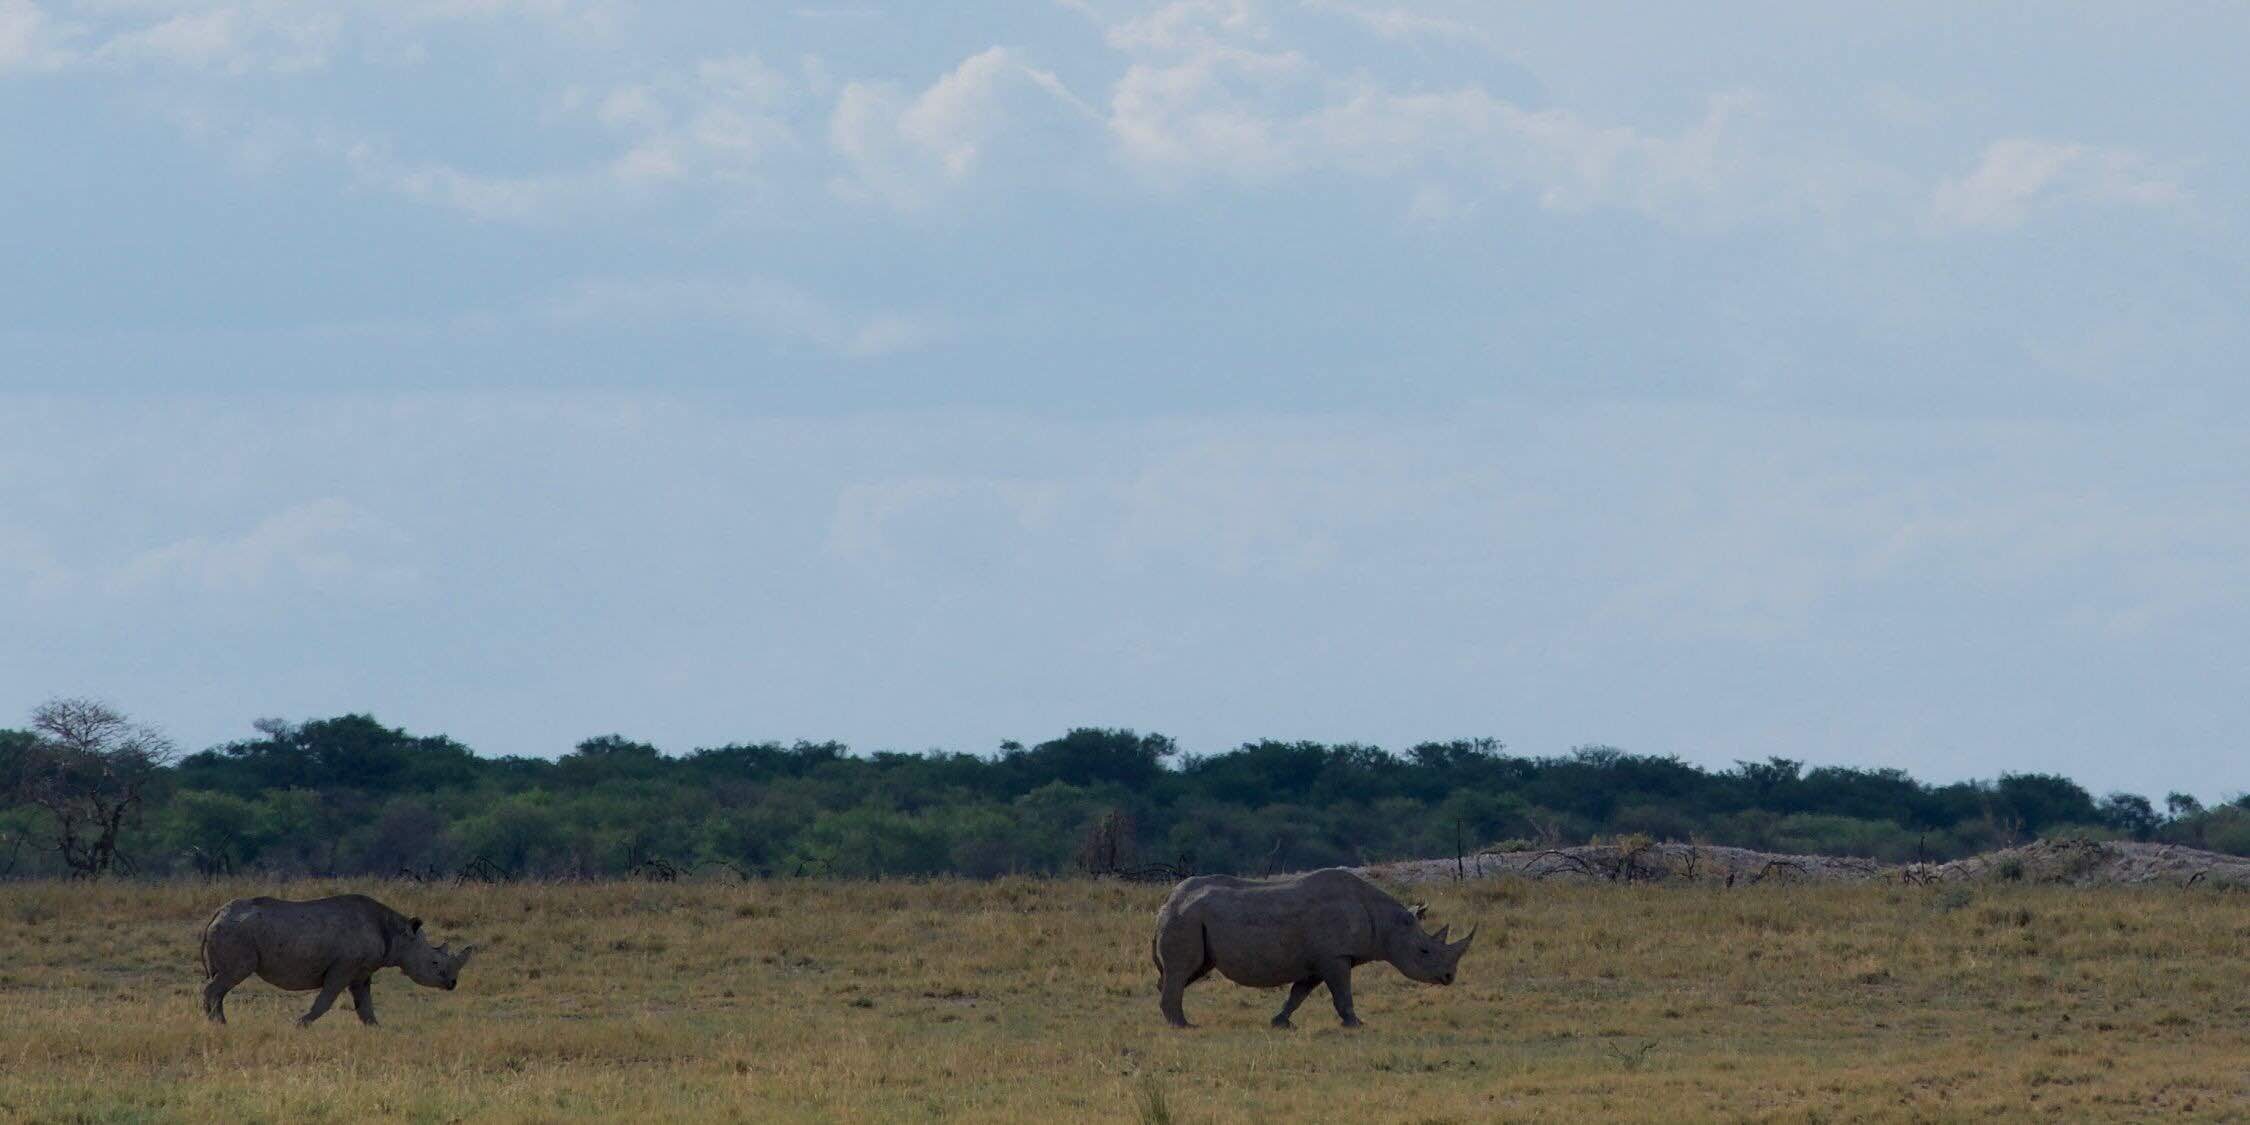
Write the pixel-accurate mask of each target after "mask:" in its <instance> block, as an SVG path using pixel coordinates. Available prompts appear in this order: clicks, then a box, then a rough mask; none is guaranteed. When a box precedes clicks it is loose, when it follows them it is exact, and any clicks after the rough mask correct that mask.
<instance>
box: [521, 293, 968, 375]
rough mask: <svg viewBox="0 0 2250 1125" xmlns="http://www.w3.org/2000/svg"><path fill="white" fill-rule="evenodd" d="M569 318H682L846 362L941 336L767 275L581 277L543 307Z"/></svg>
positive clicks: (917, 321) (639, 321)
mask: <svg viewBox="0 0 2250 1125" xmlns="http://www.w3.org/2000/svg"><path fill="white" fill-rule="evenodd" d="M546 311H547V313H548V315H549V316H552V317H554V318H556V319H558V320H562V321H568V322H589V321H598V322H603V323H608V324H624V325H642V326H646V325H650V324H656V323H662V322H666V321H672V322H679V321H688V322H694V323H700V324H707V325H715V326H719V327H724V328H728V329H732V330H736V331H746V332H749V333H752V334H754V335H759V336H765V337H769V338H772V339H776V340H783V341H791V342H798V343H804V344H809V345H811V346H812V347H815V348H818V349H820V350H821V351H825V352H828V353H830V354H833V355H838V356H842V357H844V358H847V359H874V358H878V357H881V356H886V355H892V354H896V353H899V352H904V351H911V350H913V349H916V348H919V347H923V346H925V345H927V344H929V343H930V342H932V341H933V340H935V339H936V338H937V337H938V336H940V335H941V334H942V330H941V326H940V324H939V322H938V321H937V320H935V319H934V318H932V317H928V316H924V315H919V314H914V313H905V312H874V313H855V312H849V311H846V310H843V309H840V308H838V307H836V306H835V305H833V304H831V303H829V302H826V301H823V300H821V299H820V298H818V297H815V296H813V295H812V294H811V293H808V292H806V291H805V290H803V289H801V288H798V287H797V286H794V285H791V284H789V283H787V282H783V281H777V280H774V279H771V278H753V279H749V280H709V279H695V278H639V279H606V280H595V281H585V282H580V283H579V284H577V285H575V286H572V287H571V288H570V289H569V290H567V291H566V292H565V293H564V294H563V295H562V296H561V297H559V298H557V299H556V300H554V301H553V302H551V303H550V304H549V305H548V306H547V310H546Z"/></svg>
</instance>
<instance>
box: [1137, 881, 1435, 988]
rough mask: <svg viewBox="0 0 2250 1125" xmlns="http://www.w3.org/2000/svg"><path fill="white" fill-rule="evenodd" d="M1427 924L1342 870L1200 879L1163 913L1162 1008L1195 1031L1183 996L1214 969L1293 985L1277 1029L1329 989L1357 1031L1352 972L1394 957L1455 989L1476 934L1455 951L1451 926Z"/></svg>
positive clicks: (1266, 983)
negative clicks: (1428, 929)
mask: <svg viewBox="0 0 2250 1125" xmlns="http://www.w3.org/2000/svg"><path fill="white" fill-rule="evenodd" d="M1420 919H1421V914H1420V912H1419V911H1418V910H1409V909H1407V908H1406V906H1404V905H1403V904H1401V903H1400V902H1399V901H1398V900H1397V899H1395V898H1392V897H1391V896H1389V895H1387V894H1384V893H1383V891H1382V890H1381V889H1380V888H1378V887H1376V886H1375V884H1373V883H1370V882H1368V881H1367V880H1365V879H1362V878H1360V877H1359V876H1358V875H1356V874H1354V873H1352V872H1350V871H1347V870H1345V869H1343V868H1341V867H1331V868H1328V869H1326V870H1323V871H1312V872H1307V873H1306V874H1303V875H1292V876H1288V877H1286V878H1281V879H1268V880H1255V879H1237V878H1235V877H1233V876H1231V875H1198V876H1196V877H1195V878H1192V879H1187V880H1184V881H1183V882H1181V883H1180V885H1179V886H1177V887H1174V888H1172V895H1171V897H1169V898H1167V899H1165V900H1164V906H1163V908H1162V909H1160V910H1158V911H1157V912H1156V941H1155V954H1156V972H1157V976H1158V979H1159V983H1160V986H1161V987H1162V990H1163V994H1162V998H1161V1000H1160V1001H1159V1006H1160V1007H1161V1008H1163V1010H1164V1018H1165V1020H1167V1021H1169V1022H1170V1023H1171V1025H1172V1026H1174V1027H1186V1026H1188V1021H1187V1013H1185V1012H1183V1011H1182V1010H1181V1009H1180V1000H1181V997H1182V996H1183V994H1185V993H1186V992H1187V986H1189V985H1191V984H1194V983H1195V982H1196V981H1198V980H1201V979H1203V976H1204V974H1206V973H1209V972H1210V971H1211V970H1212V969H1214V968H1215V969H1217V970H1219V972H1220V973H1221V974H1222V975H1224V976H1225V977H1226V978H1227V979H1228V980H1231V981H1233V982H1235V983H1236V984H1246V985H1250V986H1252V987H1256V988H1274V987H1277V986H1280V985H1284V984H1286V985H1289V986H1290V987H1289V999H1288V1000H1287V1001H1285V1002H1283V1004H1282V1005H1281V1012H1280V1014H1279V1015H1276V1016H1274V1017H1273V1025H1274V1026H1275V1027H1288V1026H1290V1024H1289V1015H1290V1013H1292V1012H1294V1011H1296V1010H1297V1005H1299V1004H1302V1003H1304V1002H1305V997H1306V996H1308V995H1310V994H1311V993H1312V990H1313V989H1314V988H1315V987H1316V986H1318V985H1323V984H1325V985H1327V986H1328V996H1329V998H1330V999H1331V1000H1334V1001H1335V1002H1336V1015H1337V1017H1338V1018H1340V1019H1342V1020H1343V1021H1344V1026H1345V1027H1358V1026H1359V1017H1358V1016H1356V1015H1354V1014H1352V968H1353V966H1356V965H1364V964H1366V963H1368V962H1370V961H1388V962H1390V963H1391V964H1393V965H1396V966H1397V967H1398V971H1399V972H1402V973H1404V974H1406V975H1407V976H1408V977H1410V978H1412V979H1414V980H1418V981H1421V982H1423V983H1425V984H1452V983H1453V971H1454V968H1455V966H1456V965H1458V964H1459V963H1460V961H1461V954H1463V953H1465V952H1467V951H1468V948H1469V943H1470V942H1472V941H1475V940H1476V936H1477V932H1476V930H1475V929H1474V928H1471V929H1470V930H1469V936H1467V937H1465V938H1462V939H1461V940H1460V941H1457V942H1454V943H1452V944H1450V945H1448V944H1447V943H1446V940H1445V939H1446V936H1447V935H1448V934H1449V933H1451V932H1452V927H1450V926H1448V927H1446V928H1445V929H1442V930H1439V931H1438V932H1437V933H1435V934H1428V933H1424V932H1422V924H1421V920H1420Z"/></svg>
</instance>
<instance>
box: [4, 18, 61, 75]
mask: <svg viewBox="0 0 2250 1125" xmlns="http://www.w3.org/2000/svg"><path fill="white" fill-rule="evenodd" d="M67 34H68V33H67V31H66V30H65V29H63V28H61V27H58V26H57V25H56V24H55V22H54V20H52V19H51V18H49V17H48V15H47V13H46V10H45V9H43V8H41V7H40V6H39V4H38V3H37V0H0V76H6V75H8V74H10V73H16V72H26V71H29V72H37V71H47V70H59V69H61V68H62V67H63V66H65V65H67V64H68V63H69V62H70V61H71V57H72V55H71V51H70V49H69V48H68V47H67V46H66V45H65V43H64V39H65V38H66V36H67Z"/></svg>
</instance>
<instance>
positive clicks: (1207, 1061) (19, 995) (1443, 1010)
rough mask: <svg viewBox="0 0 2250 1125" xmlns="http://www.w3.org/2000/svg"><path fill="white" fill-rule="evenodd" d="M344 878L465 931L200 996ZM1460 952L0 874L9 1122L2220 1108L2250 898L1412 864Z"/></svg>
mask: <svg viewBox="0 0 2250 1125" xmlns="http://www.w3.org/2000/svg"><path fill="white" fill-rule="evenodd" d="M341 889H358V890H365V891H367V892H369V893H372V894H374V895H376V897H378V898H381V899H384V900H385V901H387V902H389V903H390V904H392V905H393V906H397V907H399V908H401V909H404V910H407V911H409V912H412V913H418V914H420V915H422V916H423V917H424V918H426V919H428V920H429V925H430V927H431V929H432V930H433V932H434V933H435V934H436V935H437V936H438V937H439V938H440V939H447V940H453V941H455V942H458V941H460V940H463V939H467V940H473V941H476V942H478V943H480V945H481V946H482V947H483V948H482V951H481V952H480V954H479V956H478V959H477V960H476V961H475V962H474V963H472V964H471V965H470V967H469V969H468V970H467V972H466V973H465V974H464V977H463V982H462V986H461V989H460V991H458V992H453V993H445V992H436V991H429V990H424V989H420V988H416V987H414V986H413V985H412V984H410V983H409V982H407V981H406V980H405V979H404V978H403V977H401V976H399V975H398V974H397V973H395V972H389V971H386V972H385V973H383V974H382V975H381V976H380V977H378V978H377V981H376V986H375V998H376V1005H377V1008H378V1009H379V1011H380V1012H381V1015H382V1019H383V1026H381V1027H379V1028H373V1029H368V1028H362V1027H360V1026H359V1024H358V1022H357V1021H356V1020H355V1019H353V1017H352V1013H351V1012H350V1010H349V1000H348V999H347V1000H346V1001H344V1002H343V1003H340V1004H338V1006H337V1008H336V1009H335V1010H334V1011H333V1012H331V1013H330V1014H329V1015H328V1017H327V1018H325V1019H324V1020H322V1021H321V1022H320V1023H319V1024H317V1025H315V1026H314V1027H312V1028H311V1029H309V1030H307V1031H298V1030H296V1029H294V1028H293V1027H292V1026H291V1025H290V1019H291V1018H292V1017H293V1016H295V1015H296V1014H297V1013H298V1012H299V1011H301V1010H302V1009H303V1008H304V1006H305V1005H306V1003H307V1002H308V1001H309V999H310V996H309V994H303V993H282V992H278V991H276V990H274V989H272V988H271V987H269V986H266V985H264V984H263V983H261V982H258V981H256V980H254V979H253V980H252V981H250V982H247V983H246V984H244V985H243V987H242V988H240V989H238V990H237V991H236V992H235V993H234V995H233V996H232V997H231V998H230V1000H229V1002H228V1008H229V1015H230V1017H231V1018H232V1020H233V1022H232V1024H231V1025H229V1026H227V1027H223V1028H221V1027H213V1026H207V1025H206V1024H205V1023H204V1022H203V1020H202V1017H201V1014H200V1012H199V1009H198V1004H197V999H196V990H197V988H198V987H199V984H200V980H199V971H198V969H197V967H196V937H197V934H198V932H199V931H200V928H201V926H202V923H203V921H204V919H205V918H206V917H207V916H208V915H209V913H210V911H211V910H212V909H213V908H214V907H215V906H216V905H217V904H218V903H219V902H221V901H223V900H225V899H227V898H230V897H234V896H237V895H248V894H260V893H275V894H283V895H286V896H288V897H296V898H303V897H312V896H315V895H318V894H322V893H329V892H332V891H335V890H341ZM1423 890H1424V891H1426V894H1417V895H1416V897H1426V898H1427V899H1428V900H1429V901H1430V902H1431V903H1432V904H1433V908H1434V909H1433V914H1432V917H1433V918H1435V919H1442V920H1446V921H1452V922H1455V923H1457V928H1456V930H1455V932H1456V933H1459V932H1460V931H1459V928H1458V923H1463V922H1467V921H1470V920H1482V921H1483V922H1484V936H1483V937H1480V938H1479V939H1478V947H1477V948H1476V949H1475V950H1474V951H1472V952H1471V953H1470V954H1469V957H1468V959H1467V960H1466V961H1464V962H1463V983H1461V984H1459V985H1456V986H1454V987H1453V988H1450V989H1434V988H1427V987H1423V986H1418V985H1413V984H1410V983H1408V982H1406V981H1405V980H1403V979H1402V978H1400V977H1399V976H1398V975H1397V974H1396V973H1395V972H1394V971H1393V970H1391V969H1390V968H1389V967H1388V966H1383V965H1371V966H1366V967H1363V968H1362V969H1360V970H1359V973H1358V974H1357V981H1358V991H1359V1012H1360V1015H1361V1016H1362V1017H1363V1018H1364V1019H1366V1020H1367V1023H1368V1026H1367V1027H1366V1028H1364V1029H1362V1030H1358V1031H1349V1032H1347V1031H1343V1030H1341V1029H1339V1028H1337V1027H1336V1026H1335V1023H1334V1017H1333V1015H1332V1013H1331V1012H1330V1011H1329V1009H1328V1007H1327V1004H1326V994H1325V993H1321V994H1317V995H1315V996H1314V997H1313V998H1312V1000H1310V1001H1309V1002H1308V1003H1307V1004H1306V1007H1305V1009H1304V1011H1303V1012H1301V1013H1300V1014H1299V1015H1298V1017H1297V1023H1298V1026H1299V1030H1297V1031H1294V1032H1282V1031H1274V1030H1271V1029H1269V1028H1268V1027H1267V1026H1266V1020H1267V1018H1268V1016H1270V1015H1271V1013H1272V1011H1273V1009H1274V1008H1276V1007H1277V1006H1278V1005H1279V1003H1280V999H1281V995H1280V993H1279V992H1278V991H1262V990H1252V989H1245V988H1240V987H1236V986H1233V985H1229V984H1226V983H1224V982H1223V981H1217V980H1215V979H1214V980H1206V981H1205V982H1204V983H1202V984H1200V985H1198V986H1196V987H1195V988H1194V989H1192V990H1190V992H1189V994H1188V1011H1189V1015H1190V1017H1191V1018H1193V1019H1196V1020H1197V1021H1198V1022H1199V1023H1200V1024H1201V1025H1202V1026H1201V1027H1200V1028H1198V1029H1196V1030H1193V1031H1186V1032H1180V1031H1172V1030H1169V1029H1167V1028H1166V1027H1165V1026H1164V1025H1163V1023H1162V1021H1161V1019H1160V1018H1159V1017H1158V1015H1157V1010H1156V997H1155V975H1154V971H1153V969H1152V968H1151V966H1150V964H1149V954H1148V941H1149V934H1150V929H1151V920H1152V917H1153V915H1154V912H1155V909H1156V906H1157V904H1158V902H1159V901H1160V900H1161V899H1162V896H1163V894H1164V889H1163V888H1158V887H1146V886H1127V885H1119V884H1116V883H1094V882H1036V881H1002V882H996V883H971V882H932V883H912V884H909V883H835V882H811V881H804V882H797V881H775V882H766V883H754V884H750V885H744V886H735V885H726V884H717V883H709V884H705V883H697V884H673V885H657V884H645V883H617V884H596V885H514V886H495V887H487V886H468V887H458V888H456V887H423V886H416V885H413V884H387V885H373V886H366V885H361V886H355V887H352V888H343V887H338V886H328V885H312V884H297V885H290V886H272V885H254V884H251V883H247V882H244V883H233V884H170V885H137V884H132V883H108V884H101V885H97V886H85V885H58V884H0V1120H35V1121H172V1120H187V1121H219V1120H224V1121H339V1122H344V1121H363V1120H402V1121H432V1122H437V1121H460V1120H469V1121H556V1120H567V1119H582V1118H584V1119H625V1118H640V1119H643V1120H644V1121H649V1122H654V1121H659V1120H664V1121H670V1120H682V1119H712V1120H739V1121H776V1120H797V1119H803V1120H870V1121H911V1120H925V1119H928V1120H938V1119H946V1120H950V1119H983V1120H1010V1121H1039V1122H1053V1121H1076V1120H1098V1121H1117V1120H1125V1121H1132V1120H1142V1121H1176V1122H1200V1121H1270V1120H1282V1119H1295V1120H1377V1121H1411V1122H1444V1121H1478V1122H1482V1121H1588V1120H1646V1121H1684V1120H1704V1119H1718V1120H1772V1121H1844V1120H1899V1121H1916V1120H1962V1119H1971V1118H1977V1119H1994V1118H1999V1119H2021V1118H2030V1117H2050V1118H2060V1119H2074V1120H2089V1119H2103V1118H2135V1117H2142V1116H2150V1115H2156V1116H2164V1117H2168V1118H2181V1119H2191V1120H2192V1119H2203V1120H2227V1119H2231V1120H2243V1119H2246V1118H2250V895H2243V894H2239V893H2235V894H2228V893H2223V892H2208V891H2197V890H2189V891H2181V890H2177V889H2173V890H2165V891H2156V890H2122V889H2101V890H2071V889H2064V888H2040V887H1999V888H1990V889H1984V888H1980V889H1977V890H1974V891H1966V890H1961V889H1957V888H1927V887H1899V886H1887V887H1886V886H1878V887H1846V886H1793V887H1784V886H1760V887H1753V888H1748V889H1732V890H1718V889H1706V888H1675V889H1660V888H1648V887H1618V886H1602V887H1564V886H1555V885H1532V884H1524V883H1514V882H1501V881H1494V882H1486V883H1471V884H1468V885H1461V886H1454V885H1445V886H1437V887H1430V888H1424V889H1423Z"/></svg>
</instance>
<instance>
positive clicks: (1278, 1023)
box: [1273, 977, 1320, 1027]
mask: <svg viewBox="0 0 2250 1125" xmlns="http://www.w3.org/2000/svg"><path fill="white" fill-rule="evenodd" d="M1319 987H1320V978H1319V977H1306V978H1305V979H1303V980H1301V981H1298V982H1297V983H1295V984H1292V985H1290V986H1289V999H1287V1000H1284V1001H1282V1002H1281V1014H1280V1015H1277V1016H1275V1017H1274V1018H1273V1025H1274V1026H1275V1027H1295V1026H1296V1025H1295V1024H1292V1023H1290V1022H1289V1016H1290V1014H1291V1013H1292V1012H1295V1011H1296V1010H1297V1005H1299V1004H1302V1003H1304V1002H1305V997H1307V996H1310V995H1312V990H1313V989H1316V988H1319Z"/></svg>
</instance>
